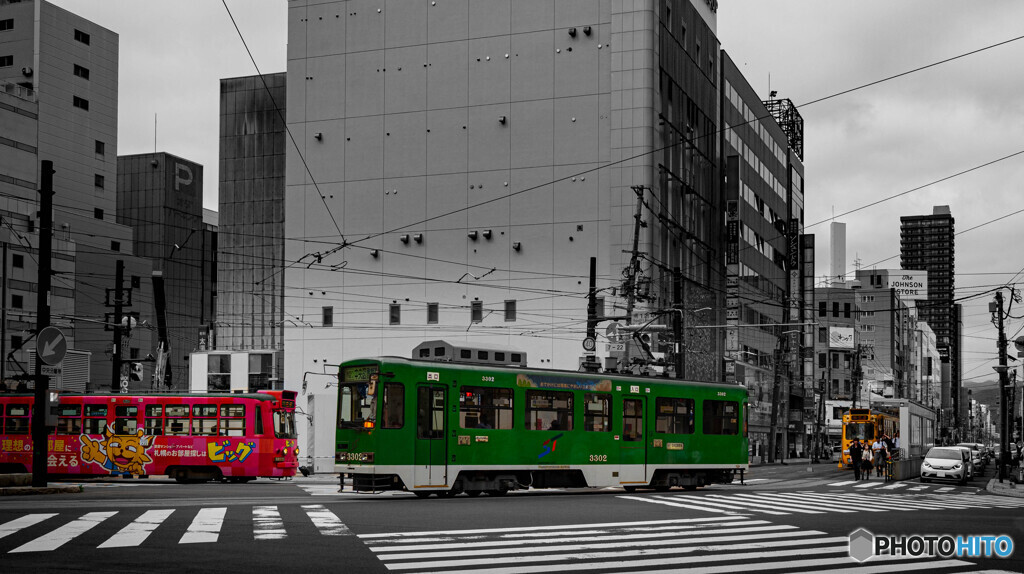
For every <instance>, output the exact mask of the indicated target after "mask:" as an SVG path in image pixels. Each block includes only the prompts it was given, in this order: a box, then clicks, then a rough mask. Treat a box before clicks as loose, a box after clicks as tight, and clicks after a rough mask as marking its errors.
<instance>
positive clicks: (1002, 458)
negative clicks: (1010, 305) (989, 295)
mask: <svg viewBox="0 0 1024 574" xmlns="http://www.w3.org/2000/svg"><path fill="white" fill-rule="evenodd" d="M994 307H995V313H996V329H998V331H999V338H998V339H997V342H996V346H997V347H998V348H999V366H997V367H993V368H994V369H995V370H996V372H998V373H999V426H1000V430H1001V432H1000V433H999V482H1003V480H1004V479H1005V478H1006V474H1007V473H1006V467H1007V462H1009V459H1010V425H1009V424H1007V423H1008V422H1009V417H1008V416H1007V415H1008V413H1009V409H1008V408H1007V407H1008V406H1009V405H1007V404H1006V403H1007V398H1009V397H1008V395H1007V393H1006V388H1007V379H1008V377H1007V372H1006V371H1007V370H1008V368H1009V367H1008V366H1007V364H1006V332H1005V331H1004V330H1003V292H1002V291H996V302H995V305H994Z"/></svg>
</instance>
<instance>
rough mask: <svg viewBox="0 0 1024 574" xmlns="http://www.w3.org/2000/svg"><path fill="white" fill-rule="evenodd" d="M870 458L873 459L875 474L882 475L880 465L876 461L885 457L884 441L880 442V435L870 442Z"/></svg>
mask: <svg viewBox="0 0 1024 574" xmlns="http://www.w3.org/2000/svg"><path fill="white" fill-rule="evenodd" d="M871 459H872V460H874V461H875V469H876V474H875V476H882V465H881V464H878V463H879V462H880V461H882V460H884V459H885V443H884V442H882V438H881V437H879V438H876V439H875V442H873V443H871Z"/></svg>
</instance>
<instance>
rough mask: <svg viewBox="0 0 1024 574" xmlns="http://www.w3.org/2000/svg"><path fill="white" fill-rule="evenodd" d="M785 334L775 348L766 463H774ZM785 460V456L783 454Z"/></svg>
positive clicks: (782, 334) (786, 350)
mask: <svg viewBox="0 0 1024 574" xmlns="http://www.w3.org/2000/svg"><path fill="white" fill-rule="evenodd" d="M786 335H788V332H787V333H781V334H780V335H779V341H778V345H777V346H776V348H775V379H774V381H773V382H772V412H771V415H770V416H771V421H770V422H771V426H770V428H769V432H768V462H775V448H776V442H777V441H776V439H775V433H777V432H778V429H779V394H780V391H781V387H782V371H783V369H785V357H786V353H787V352H788V350H789V345H788V344H787V343H788V339H787V338H786ZM782 458H783V459H785V458H786V457H785V454H783V457H782Z"/></svg>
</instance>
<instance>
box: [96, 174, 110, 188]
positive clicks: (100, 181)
mask: <svg viewBox="0 0 1024 574" xmlns="http://www.w3.org/2000/svg"><path fill="white" fill-rule="evenodd" d="M93 180H94V181H95V183H96V187H97V188H99V189H103V186H104V185H106V183H107V178H105V177H103V176H102V175H100V174H98V173H97V174H95V175H94V176H93Z"/></svg>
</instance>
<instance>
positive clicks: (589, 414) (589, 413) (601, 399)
mask: <svg viewBox="0 0 1024 574" xmlns="http://www.w3.org/2000/svg"><path fill="white" fill-rule="evenodd" d="M583 429H584V430H588V431H595V432H611V430H612V396H611V395H604V394H600V395H598V394H594V393H587V394H585V395H583Z"/></svg>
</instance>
